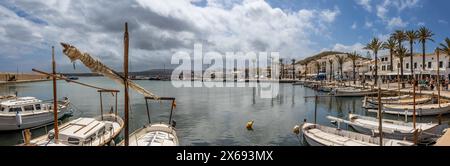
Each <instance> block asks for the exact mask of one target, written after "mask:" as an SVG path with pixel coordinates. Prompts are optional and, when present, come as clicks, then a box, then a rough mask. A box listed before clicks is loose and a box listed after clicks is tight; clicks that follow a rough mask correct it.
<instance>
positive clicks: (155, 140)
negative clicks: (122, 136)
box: [119, 97, 180, 146]
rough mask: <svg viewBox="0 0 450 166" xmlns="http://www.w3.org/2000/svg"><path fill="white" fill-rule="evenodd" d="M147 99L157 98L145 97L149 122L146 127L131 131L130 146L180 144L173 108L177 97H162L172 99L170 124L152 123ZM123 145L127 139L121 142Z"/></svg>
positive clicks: (162, 98)
mask: <svg viewBox="0 0 450 166" xmlns="http://www.w3.org/2000/svg"><path fill="white" fill-rule="evenodd" d="M147 100H155V98H152V97H145V103H146V104H147V107H146V108H147V115H148V120H149V123H148V124H147V125H145V126H144V127H142V128H140V129H137V130H136V131H135V132H133V133H131V134H130V136H129V139H128V146H179V145H180V143H179V142H178V137H177V133H176V130H175V125H176V122H175V121H173V120H172V116H173V109H174V108H175V106H176V104H175V98H173V97H160V98H158V100H159V101H161V100H170V101H172V106H171V109H170V116H169V124H166V123H161V122H158V123H151V121H150V110H148V108H149V107H148V102H147ZM119 145H121V146H125V140H122V142H120V143H119Z"/></svg>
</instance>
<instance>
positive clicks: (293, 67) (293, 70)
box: [291, 59, 295, 80]
mask: <svg viewBox="0 0 450 166" xmlns="http://www.w3.org/2000/svg"><path fill="white" fill-rule="evenodd" d="M291 62H292V79H293V80H295V59H291Z"/></svg>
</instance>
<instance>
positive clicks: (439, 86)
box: [436, 48, 441, 108]
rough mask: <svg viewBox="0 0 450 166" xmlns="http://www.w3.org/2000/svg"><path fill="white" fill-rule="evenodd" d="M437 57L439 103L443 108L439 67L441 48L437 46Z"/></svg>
mask: <svg viewBox="0 0 450 166" xmlns="http://www.w3.org/2000/svg"><path fill="white" fill-rule="evenodd" d="M436 59H437V86H436V87H437V89H438V105H439V108H441V81H440V78H439V68H440V62H439V49H438V48H436Z"/></svg>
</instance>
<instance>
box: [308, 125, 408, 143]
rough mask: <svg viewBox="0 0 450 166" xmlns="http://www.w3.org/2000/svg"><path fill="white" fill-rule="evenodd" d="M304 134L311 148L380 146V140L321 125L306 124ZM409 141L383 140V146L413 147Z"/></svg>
mask: <svg viewBox="0 0 450 166" xmlns="http://www.w3.org/2000/svg"><path fill="white" fill-rule="evenodd" d="M302 133H303V137H304V138H305V140H306V142H307V143H308V144H309V145H311V146H380V142H379V141H380V138H379V137H372V136H370V135H365V134H360V133H356V132H351V131H346V130H342V129H338V128H332V127H327V126H322V125H319V124H312V123H304V124H303V125H302ZM413 145H414V143H412V142H409V141H402V140H394V139H386V138H383V146H413Z"/></svg>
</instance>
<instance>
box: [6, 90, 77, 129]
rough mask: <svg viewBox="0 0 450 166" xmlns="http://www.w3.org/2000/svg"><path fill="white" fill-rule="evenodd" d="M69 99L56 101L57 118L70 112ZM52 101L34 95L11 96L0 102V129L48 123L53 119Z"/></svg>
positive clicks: (23, 127) (29, 126) (30, 126)
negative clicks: (44, 100) (47, 101)
mask: <svg viewBox="0 0 450 166" xmlns="http://www.w3.org/2000/svg"><path fill="white" fill-rule="evenodd" d="M69 103H70V101H69V100H68V99H67V98H65V99H64V100H63V101H61V102H59V103H58V119H59V118H62V117H63V116H65V115H67V114H70V113H71V111H70V110H69V109H68V105H69ZM52 107H53V103H51V102H49V103H46V102H43V101H42V100H39V99H37V98H35V97H13V98H10V99H5V100H2V101H1V102H0V131H6V130H21V129H26V128H32V127H37V126H41V125H44V124H49V123H51V122H53V121H54V117H53V108H52Z"/></svg>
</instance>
